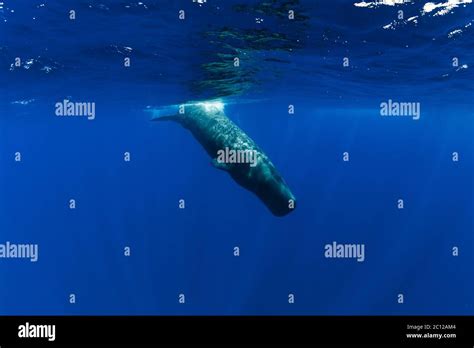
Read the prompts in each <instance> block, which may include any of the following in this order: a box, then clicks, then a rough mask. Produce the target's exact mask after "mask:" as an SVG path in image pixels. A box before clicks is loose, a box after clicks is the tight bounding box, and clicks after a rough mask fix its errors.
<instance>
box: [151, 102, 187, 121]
mask: <svg viewBox="0 0 474 348" xmlns="http://www.w3.org/2000/svg"><path fill="white" fill-rule="evenodd" d="M146 111H148V112H150V113H151V118H150V120H151V121H175V122H179V118H180V117H179V113H178V109H177V107H175V106H174V105H173V106H168V107H164V108H159V109H147V110H146Z"/></svg>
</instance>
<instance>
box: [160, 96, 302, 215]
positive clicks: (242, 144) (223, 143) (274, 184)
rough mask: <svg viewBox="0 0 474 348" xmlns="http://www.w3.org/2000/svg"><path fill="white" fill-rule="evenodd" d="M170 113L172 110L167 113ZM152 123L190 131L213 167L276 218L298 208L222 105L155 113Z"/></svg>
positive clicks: (280, 179) (263, 156)
mask: <svg viewBox="0 0 474 348" xmlns="http://www.w3.org/2000/svg"><path fill="white" fill-rule="evenodd" d="M167 112H169V111H167ZM151 120H152V121H174V122H177V123H179V124H180V125H181V126H183V127H184V128H186V129H188V130H189V131H191V133H192V134H193V136H194V137H195V138H196V140H197V141H198V142H199V143H200V144H201V145H202V147H203V148H204V149H205V150H206V152H207V153H208V155H209V156H210V157H211V158H212V164H213V165H214V167H216V168H218V169H221V170H224V171H226V172H227V173H229V174H230V176H231V177H232V179H234V181H235V182H237V183H238V184H239V185H240V186H242V187H244V188H245V189H247V190H249V191H251V192H253V193H254V194H255V195H256V196H257V197H258V198H259V199H260V200H261V201H262V202H263V203H264V204H265V205H266V206H267V208H268V209H269V210H270V211H271V212H272V214H273V215H275V216H285V215H287V214H289V213H290V212H292V211H293V210H294V209H295V207H296V198H295V196H294V195H293V193H292V192H291V190H290V188H289V187H288V185H287V184H286V182H285V180H284V179H283V177H282V176H281V175H280V173H279V172H278V171H277V169H276V168H275V166H274V165H273V163H272V162H271V161H270V159H269V158H268V156H267V155H266V154H265V153H264V152H263V151H262V150H261V149H260V148H259V147H258V146H257V144H256V143H255V142H254V141H253V140H252V139H251V138H250V137H249V136H248V135H247V134H245V133H244V131H242V129H240V128H239V127H238V126H237V125H236V124H235V123H234V122H232V121H231V120H230V119H229V118H228V117H227V116H226V115H225V114H224V106H223V104H222V103H220V102H207V103H189V104H183V105H181V106H179V110H177V111H176V113H173V114H168V113H166V114H165V115H163V114H162V113H160V112H154V113H153V116H152V118H151Z"/></svg>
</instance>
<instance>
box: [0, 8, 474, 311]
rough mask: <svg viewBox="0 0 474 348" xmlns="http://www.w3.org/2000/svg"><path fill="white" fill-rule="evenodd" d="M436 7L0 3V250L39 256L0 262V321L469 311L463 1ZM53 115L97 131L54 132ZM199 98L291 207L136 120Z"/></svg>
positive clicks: (468, 57)
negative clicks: (393, 107)
mask: <svg viewBox="0 0 474 348" xmlns="http://www.w3.org/2000/svg"><path fill="white" fill-rule="evenodd" d="M453 4H454V5H453ZM438 5H439V6H436V7H435V8H433V6H432V5H430V3H429V2H428V1H405V2H404V1H397V0H391V1H390V0H385V1H379V2H374V3H372V2H358V1H355V0H354V1H348V0H331V1H322V0H321V1H320V0H315V1H310V0H306V1H305V0H301V1H297V0H291V1H279V0H273V1H270V0H266V1H250V0H247V1H245V0H232V1H229V0H226V1H224V0H221V1H218V0H214V1H213V0H208V1H206V2H204V1H196V2H193V1H192V0H186V1H185V0H179V1H173V2H169V1H164V0H156V1H147V0H143V1H141V2H138V1H112V0H110V1H104V0H101V1H82V0H74V1H73V0H71V1H68V2H63V1H27V0H25V1H9V0H3V2H0V78H1V81H2V86H3V88H2V93H1V97H0V166H1V170H0V244H4V243H6V242H11V243H19V244H21V243H26V244H37V245H38V248H39V254H38V260H37V262H30V260H28V259H13V258H0V282H1V287H0V314H5V315H14V314H16V315H17V314H28V315H32V314H37V315H44V314H67V315H69V314H72V315H74V314H99V315H101V314H133V315H135V314H166V315H174V314H178V315H180V314H202V315H215V314H222V315H234V314H251V315H261V314H290V315H296V314H305V315H307V314H322V315H334V314H335V315H354V314H360V315H393V314H409V315H413V314H420V315H422V314H428V315H429V314H460V315H461V314H462V315H472V314H473V313H474V281H473V279H474V269H473V265H474V256H473V255H474V239H473V230H474V220H473V217H472V211H473V197H474V182H473V177H472V173H473V169H474V168H473V160H474V155H473V153H474V152H473V151H474V141H473V136H472V134H473V133H474V122H473V109H472V106H471V104H472V100H473V96H474V84H473V78H474V74H473V67H472V65H473V64H474V52H473V50H472V47H473V44H474V39H473V38H474V36H473V30H474V29H473V26H472V25H471V23H472V22H473V21H474V5H473V4H471V2H470V1H461V0H460V1H451V2H449V3H448V2H446V3H443V2H441V3H438ZM71 11H74V12H71ZM181 11H184V12H181ZM289 11H294V18H293V19H290V18H289V17H288V15H289ZM399 11H402V12H399ZM71 14H74V16H73V17H74V18H71ZM183 15H184V17H183ZM235 57H238V58H239V66H237V67H236V66H235V65H234V63H235V60H234V58H235ZM17 58H19V61H18V64H16V63H17ZM127 58H130V66H126V64H125V62H126V59H127ZM65 99H68V100H71V101H77V102H93V103H95V106H96V110H95V111H96V115H95V116H96V117H95V118H94V119H93V120H88V119H87V118H86V117H57V116H56V115H55V104H56V103H58V102H62V101H63V100H65ZM215 99H217V100H219V101H221V102H222V103H224V104H225V113H226V115H227V116H228V117H229V118H231V119H232V120H233V121H234V122H235V123H236V124H237V125H238V126H239V127H241V128H242V129H243V130H244V131H245V132H246V133H247V134H248V135H249V136H251V137H252V139H254V140H255V141H256V143H257V144H259V146H260V147H261V148H262V149H263V150H264V151H265V152H266V153H267V154H268V156H269V157H270V158H271V160H272V162H273V163H274V164H275V165H276V167H277V168H278V170H279V171H280V172H281V174H282V175H283V177H284V178H285V181H286V182H287V183H288V185H289V186H290V187H291V189H292V191H293V193H294V194H295V196H296V197H297V200H298V204H297V208H296V209H295V211H294V212H292V213H291V214H289V215H287V216H285V217H282V218H277V217H275V216H273V215H272V214H271V213H270V212H269V211H268V210H267V208H266V207H265V206H264V205H263V204H262V203H261V202H260V201H259V200H258V199H257V198H256V197H255V196H254V195H253V194H251V193H250V192H248V191H246V190H244V189H243V188H241V187H239V186H238V185H237V184H236V183H235V182H233V180H232V179H231V178H230V177H229V175H228V174H226V173H225V172H223V171H219V170H216V169H215V168H213V167H212V165H211V160H210V158H209V157H208V155H207V154H206V153H205V151H204V150H203V149H202V147H201V146H200V144H199V143H198V142H197V141H196V140H195V139H194V138H193V136H192V135H191V133H189V132H188V131H187V130H185V129H183V128H182V127H180V126H179V125H178V124H174V123H171V122H170V123H165V122H158V123H155V122H150V113H149V112H148V111H149V110H153V109H155V108H156V109H160V108H166V107H168V106H170V105H175V104H180V103H185V102H188V101H190V100H215ZM389 100H392V101H395V102H410V103H417V104H418V105H420V106H421V108H420V110H421V113H420V117H419V119H414V117H383V116H381V106H380V105H381V103H384V102H388V101H389ZM289 105H292V106H294V114H289V112H288V110H289ZM125 152H128V153H130V161H128V162H127V161H124V153H125ZM345 153H347V155H349V161H344V154H345ZM18 154H20V156H21V161H18V160H17V161H15V159H16V157H18ZM455 154H456V155H457V160H453V159H454V157H456V155H455ZM71 199H74V200H75V202H76V206H75V209H70V200H71ZM181 199H184V200H185V209H180V208H179V201H180V200H181ZM399 199H403V209H399ZM333 242H336V243H350V244H361V245H364V247H365V249H364V250H365V258H364V261H363V262H357V260H355V259H354V258H327V257H325V246H326V245H327V244H332V243H333ZM127 247H128V248H130V255H129V256H126V255H124V254H125V253H124V250H125V248H127ZM235 247H238V248H239V249H240V256H235V255H234V248H235ZM453 248H457V249H456V251H457V252H454V249H453ZM453 254H455V255H453ZM71 294H74V295H75V303H71V301H70V299H71V297H70V295H71ZM180 294H183V295H185V303H180V301H179V296H180ZM290 294H291V295H294V303H289V295H290ZM399 295H403V303H399V299H400V297H399ZM290 302H292V301H290Z"/></svg>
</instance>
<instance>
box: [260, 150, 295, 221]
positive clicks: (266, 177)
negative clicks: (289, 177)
mask: <svg viewBox="0 0 474 348" xmlns="http://www.w3.org/2000/svg"><path fill="white" fill-rule="evenodd" d="M251 176H252V182H253V184H252V188H251V190H252V191H254V192H255V193H256V194H257V196H258V197H259V198H260V200H261V201H262V202H263V203H264V204H265V205H266V206H267V208H268V209H269V210H270V211H271V212H272V214H273V215H275V216H285V215H287V214H289V213H291V212H292V211H293V210H294V209H295V208H296V198H295V196H294V195H293V193H292V192H291V190H290V188H289V187H288V185H287V184H286V182H285V180H284V179H283V177H282V176H281V175H280V173H278V171H277V170H276V168H275V166H274V165H273V164H272V163H271V162H270V161H269V160H266V159H262V158H261V159H260V160H259V161H258V165H257V166H256V167H255V168H254V169H252V170H251Z"/></svg>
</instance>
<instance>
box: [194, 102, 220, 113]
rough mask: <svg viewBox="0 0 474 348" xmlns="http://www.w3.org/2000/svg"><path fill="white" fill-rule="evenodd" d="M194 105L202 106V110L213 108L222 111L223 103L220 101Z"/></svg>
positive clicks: (208, 110) (207, 110) (212, 109)
mask: <svg viewBox="0 0 474 348" xmlns="http://www.w3.org/2000/svg"><path fill="white" fill-rule="evenodd" d="M196 105H199V106H202V107H204V110H206V112H210V111H214V110H217V111H224V103H222V102H221V101H213V102H204V103H197V104H196Z"/></svg>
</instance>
